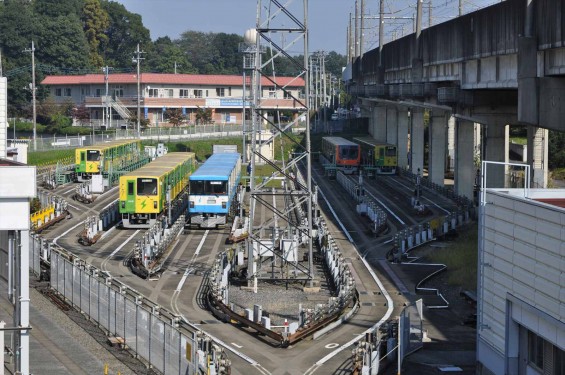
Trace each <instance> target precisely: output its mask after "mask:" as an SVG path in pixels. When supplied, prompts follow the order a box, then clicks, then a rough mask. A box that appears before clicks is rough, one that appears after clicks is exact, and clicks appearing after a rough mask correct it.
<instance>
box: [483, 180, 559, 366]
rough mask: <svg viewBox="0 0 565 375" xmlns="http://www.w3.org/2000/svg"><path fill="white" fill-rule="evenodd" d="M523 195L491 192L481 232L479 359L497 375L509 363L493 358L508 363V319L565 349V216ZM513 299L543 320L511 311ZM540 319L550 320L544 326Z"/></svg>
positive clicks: (547, 194) (544, 194) (551, 194)
mask: <svg viewBox="0 0 565 375" xmlns="http://www.w3.org/2000/svg"><path fill="white" fill-rule="evenodd" d="M523 192H524V190H523V189H510V190H508V189H506V190H504V191H495V190H494V189H493V190H488V191H487V193H486V199H485V200H486V204H485V205H484V206H483V207H484V211H483V220H482V222H481V227H480V228H479V233H480V237H479V241H480V243H479V250H481V249H482V252H483V253H482V264H479V272H481V271H482V275H483V276H482V278H481V277H480V280H479V282H480V283H481V284H482V291H481V290H479V293H480V299H481V301H480V304H479V306H480V308H479V311H478V350H477V353H478V360H479V362H481V363H483V364H484V365H485V366H486V367H488V368H489V369H490V370H491V371H493V372H494V373H495V374H498V373H500V370H501V369H503V368H504V362H502V363H495V362H493V358H492V353H493V352H494V353H497V356H498V361H505V350H506V340H507V338H508V332H506V326H507V319H513V320H514V321H516V322H517V323H519V324H520V325H522V326H525V327H527V328H528V329H530V330H532V331H534V332H537V333H538V334H539V335H540V336H542V337H544V338H545V339H546V340H548V341H550V342H551V343H553V344H554V345H556V346H558V347H560V348H562V349H563V348H565V210H564V209H562V208H560V207H556V206H553V205H549V204H545V203H540V202H536V201H534V200H531V199H524V198H522V197H521V196H520V195H521V194H523ZM530 196H531V197H534V198H535V197H539V198H565V192H564V191H563V190H561V191H559V190H553V191H552V190H535V191H534V190H532V191H531V193H530ZM479 259H481V257H480V258H479ZM509 294H510V295H511V296H513V297H515V298H516V299H517V300H519V301H520V302H521V303H523V304H524V306H528V305H529V306H530V307H531V310H532V311H536V312H539V314H538V315H539V316H529V315H527V314H526V313H523V314H521V313H518V312H521V311H523V309H522V308H521V307H520V308H518V307H513V310H514V311H513V312H509V311H506V309H507V305H508V303H507V301H508V299H509ZM530 315H532V314H531V313H530ZM534 315H535V314H534ZM540 316H547V319H546V320H544V323H540ZM542 320H543V319H542ZM547 321H549V322H550V323H547ZM559 322H560V323H559ZM548 324H550V325H551V329H548V327H547V326H548ZM481 356H484V358H481Z"/></svg>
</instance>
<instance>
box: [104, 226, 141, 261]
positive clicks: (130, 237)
mask: <svg viewBox="0 0 565 375" xmlns="http://www.w3.org/2000/svg"><path fill="white" fill-rule="evenodd" d="M140 231H141V229H138V230H136V231H135V232H134V233H133V234H132V235H131V236H129V238H128V239H127V240H125V241H124V242H123V243H122V244H121V245H120V246H118V248H117V249H116V250H114V252H113V253H112V254H110V255H109V256H108V258H111V257H113V256H114V255H116V253H117V252H118V251H120V250H121V249H122V247H124V246H126V244H127V243H128V242H129V241H130V240H131V239H132V238H133V237H134V236H135V235H136V234H138V233H139V232H140Z"/></svg>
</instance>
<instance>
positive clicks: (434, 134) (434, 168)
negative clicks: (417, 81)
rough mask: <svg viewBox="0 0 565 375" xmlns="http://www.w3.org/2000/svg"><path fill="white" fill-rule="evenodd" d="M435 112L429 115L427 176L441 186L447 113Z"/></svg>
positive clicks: (442, 181)
mask: <svg viewBox="0 0 565 375" xmlns="http://www.w3.org/2000/svg"><path fill="white" fill-rule="evenodd" d="M437 112H438V113H437V114H436V113H433V114H431V116H430V125H429V126H430V128H429V133H428V134H429V138H430V139H429V150H430V151H429V152H430V155H429V162H428V176H429V178H430V181H432V182H433V183H436V184H438V185H440V186H443V185H444V179H445V149H446V147H445V141H446V138H447V137H446V132H445V131H446V129H447V114H446V113H445V112H444V111H441V112H440V111H437Z"/></svg>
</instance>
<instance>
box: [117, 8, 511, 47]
mask: <svg viewBox="0 0 565 375" xmlns="http://www.w3.org/2000/svg"><path fill="white" fill-rule="evenodd" d="M115 1H117V2H119V3H122V4H123V5H124V6H125V7H126V9H127V10H128V11H130V12H132V13H137V14H140V15H141V17H142V21H143V24H144V25H145V27H147V28H148V29H149V31H150V32H151V39H153V40H155V39H157V38H159V37H162V36H168V37H170V38H171V39H177V38H178V37H179V36H180V34H182V33H183V32H185V31H188V30H192V31H202V32H214V33H219V32H223V33H227V34H238V35H241V36H243V34H244V33H245V31H246V30H247V29H250V28H254V27H255V25H256V22H257V16H256V11H257V0H115ZM430 1H431V3H430ZM498 1H500V0H498ZM498 1H496V0H472V1H471V0H463V1H462V4H463V13H468V12H470V11H473V10H476V9H478V8H481V7H484V6H487V5H491V4H493V3H496V2H498ZM279 2H280V3H281V4H284V5H286V4H293V3H294V4H300V6H302V5H301V4H303V1H302V0H279ZM359 2H360V0H359ZM268 3H269V1H267V0H262V4H268ZM364 3H365V14H366V18H365V19H366V21H365V32H364V40H365V43H364V50H365V51H368V50H371V49H373V48H376V47H377V46H378V45H379V43H378V19H375V17H374V16H376V15H378V14H379V0H365V1H364ZM416 3H417V0H385V2H384V4H385V16H386V17H387V20H386V22H387V24H386V28H385V40H384V43H387V42H389V41H390V40H392V39H394V38H398V37H401V36H403V35H405V34H408V33H411V32H412V29H413V20H411V19H410V17H413V16H414V14H415V8H416ZM426 4H429V6H428V5H426ZM458 6H459V0H424V9H423V28H425V27H427V24H428V23H429V20H430V15H431V20H432V25H433V24H436V23H440V22H444V21H447V20H449V19H450V18H453V17H454V16H455V15H456V14H457V12H458ZM293 14H294V13H293ZM350 14H352V15H355V0H309V1H308V15H309V16H308V32H309V44H310V45H309V50H310V51H326V52H331V51H335V52H337V53H339V54H341V55H346V53H347V50H346V49H347V27H348V25H349V15H350ZM299 17H303V16H302V13H301V14H300V15H299ZM301 20H302V19H301Z"/></svg>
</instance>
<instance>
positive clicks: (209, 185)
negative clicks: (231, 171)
mask: <svg viewBox="0 0 565 375" xmlns="http://www.w3.org/2000/svg"><path fill="white" fill-rule="evenodd" d="M227 186H228V185H227V181H190V194H194V195H217V194H226V193H227Z"/></svg>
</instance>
